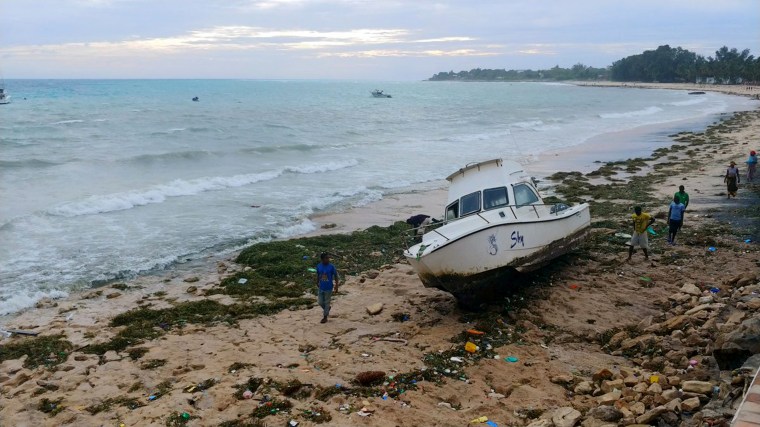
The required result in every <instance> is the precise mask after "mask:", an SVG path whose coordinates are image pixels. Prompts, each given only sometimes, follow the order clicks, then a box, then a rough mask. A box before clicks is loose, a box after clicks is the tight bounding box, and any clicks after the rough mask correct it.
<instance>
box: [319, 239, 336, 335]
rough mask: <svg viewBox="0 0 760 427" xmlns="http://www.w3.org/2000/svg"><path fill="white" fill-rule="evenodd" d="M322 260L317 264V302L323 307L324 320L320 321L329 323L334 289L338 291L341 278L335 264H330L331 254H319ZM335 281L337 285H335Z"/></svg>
mask: <svg viewBox="0 0 760 427" xmlns="http://www.w3.org/2000/svg"><path fill="white" fill-rule="evenodd" d="M319 259H320V260H321V261H322V262H320V263H319V264H317V288H318V290H317V302H318V303H319V306H320V307H322V312H323V316H322V320H321V321H320V323H327V316H328V315H329V314H330V299H332V293H333V291H335V292H338V285H339V284H340V278H339V277H338V271H337V270H336V269H335V266H334V265H332V264H330V255H328V254H327V253H322V254H321V255H319ZM333 281H334V282H335V285H334V286H333Z"/></svg>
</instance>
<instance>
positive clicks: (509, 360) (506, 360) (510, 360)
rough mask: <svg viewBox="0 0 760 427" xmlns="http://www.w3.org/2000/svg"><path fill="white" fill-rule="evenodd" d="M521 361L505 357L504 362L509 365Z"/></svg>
mask: <svg viewBox="0 0 760 427" xmlns="http://www.w3.org/2000/svg"><path fill="white" fill-rule="evenodd" d="M519 360H520V359H518V358H516V357H515V356H509V357H505V358H504V361H505V362H509V363H517V362H518V361H519Z"/></svg>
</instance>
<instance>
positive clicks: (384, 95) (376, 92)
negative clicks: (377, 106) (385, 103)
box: [370, 89, 391, 98]
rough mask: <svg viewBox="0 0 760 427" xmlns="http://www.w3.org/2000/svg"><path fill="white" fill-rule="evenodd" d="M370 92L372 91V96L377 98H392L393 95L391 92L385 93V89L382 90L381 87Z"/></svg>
mask: <svg viewBox="0 0 760 427" xmlns="http://www.w3.org/2000/svg"><path fill="white" fill-rule="evenodd" d="M370 93H371V94H372V96H374V97H375V98H391V95H390V94H388V93H385V92H383V91H382V90H380V89H375V90H373V91H372V92H370Z"/></svg>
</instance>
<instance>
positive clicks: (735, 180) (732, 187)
mask: <svg viewBox="0 0 760 427" xmlns="http://www.w3.org/2000/svg"><path fill="white" fill-rule="evenodd" d="M723 182H725V183H726V189H727V191H728V198H729V199H730V198H731V196H734V198H736V192H737V191H739V168H737V167H736V162H734V161H731V164H730V165H729V166H728V169H726V177H725V178H723Z"/></svg>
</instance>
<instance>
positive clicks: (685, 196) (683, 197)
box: [675, 185, 689, 210]
mask: <svg viewBox="0 0 760 427" xmlns="http://www.w3.org/2000/svg"><path fill="white" fill-rule="evenodd" d="M675 196H678V200H680V201H681V203H683V208H684V210H686V208H688V207H689V193H687V192H686V188H684V186H683V185H679V186H678V192H676V194H675Z"/></svg>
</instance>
